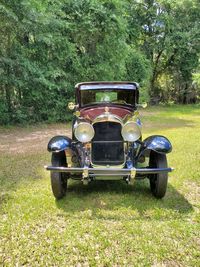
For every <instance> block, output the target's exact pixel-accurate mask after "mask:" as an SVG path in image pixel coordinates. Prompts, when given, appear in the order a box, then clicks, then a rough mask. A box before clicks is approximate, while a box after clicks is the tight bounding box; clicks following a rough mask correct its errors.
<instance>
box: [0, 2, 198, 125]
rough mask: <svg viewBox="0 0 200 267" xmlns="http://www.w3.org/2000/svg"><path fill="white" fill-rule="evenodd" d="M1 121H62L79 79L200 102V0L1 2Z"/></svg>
mask: <svg viewBox="0 0 200 267" xmlns="http://www.w3.org/2000/svg"><path fill="white" fill-rule="evenodd" d="M0 40H1V41H0V124H11V123H12V124H15V123H34V122H41V121H48V122H54V121H66V120H68V119H69V118H70V116H71V115H70V114H69V113H68V112H67V111H66V106H67V103H68V102H69V101H71V100H73V98H74V85H75V84H76V83H77V82H81V81H100V80H102V81H103V80H109V81H110V80H127V81H136V82H139V83H140V86H141V90H140V94H141V101H148V102H149V103H151V104H159V103H167V104H171V103H175V104H188V103H199V101H200V2H199V0H176V1H175V0H157V1H155V0H123V1H119V0H101V1H98V0H43V1H39V0H0Z"/></svg>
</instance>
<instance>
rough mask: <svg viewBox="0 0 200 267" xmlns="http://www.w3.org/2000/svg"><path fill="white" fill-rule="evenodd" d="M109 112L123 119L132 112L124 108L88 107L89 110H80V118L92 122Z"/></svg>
mask: <svg viewBox="0 0 200 267" xmlns="http://www.w3.org/2000/svg"><path fill="white" fill-rule="evenodd" d="M105 112H109V113H111V114H113V115H116V116H118V117H120V118H121V119H123V118H124V117H125V116H126V115H129V114H131V113H132V112H133V111H132V110H130V109H126V108H121V107H110V106H104V107H90V108H83V109H81V110H80V116H81V117H83V118H87V119H89V120H90V121H93V120H94V119H95V118H96V117H98V116H100V115H101V114H103V113H105Z"/></svg>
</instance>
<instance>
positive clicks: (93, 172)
mask: <svg viewBox="0 0 200 267" xmlns="http://www.w3.org/2000/svg"><path fill="white" fill-rule="evenodd" d="M45 169H46V170H47V171H53V172H65V173H71V174H81V175H82V177H83V179H84V178H85V179H87V178H90V177H91V178H92V177H96V176H98V177H100V176H102V177H103V176H111V177H112V176H113V177H115V176H122V177H130V178H135V177H136V176H137V175H148V174H156V173H166V172H172V171H173V170H174V169H173V168H159V169H158V168H139V169H137V168H131V169H118V168H87V167H86V168H68V167H54V166H45Z"/></svg>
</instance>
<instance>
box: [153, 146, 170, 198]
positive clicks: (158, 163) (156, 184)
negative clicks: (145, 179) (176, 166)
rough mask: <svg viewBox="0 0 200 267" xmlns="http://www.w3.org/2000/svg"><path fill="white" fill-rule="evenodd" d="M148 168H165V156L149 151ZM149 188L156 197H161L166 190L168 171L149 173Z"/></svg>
mask: <svg viewBox="0 0 200 267" xmlns="http://www.w3.org/2000/svg"><path fill="white" fill-rule="evenodd" d="M149 167H150V168H167V157H166V155H163V154H158V153H156V152H153V151H152V152H151V154H150V158H149ZM149 180H150V188H151V192H152V194H153V195H154V196H155V197H156V198H163V197H164V196H165V193H166V191H167V182H168V173H157V174H151V175H149Z"/></svg>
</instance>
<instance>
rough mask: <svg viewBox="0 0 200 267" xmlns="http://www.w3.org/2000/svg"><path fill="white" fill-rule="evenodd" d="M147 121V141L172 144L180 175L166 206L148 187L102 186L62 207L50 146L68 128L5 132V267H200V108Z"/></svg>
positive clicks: (156, 114)
mask: <svg viewBox="0 0 200 267" xmlns="http://www.w3.org/2000/svg"><path fill="white" fill-rule="evenodd" d="M142 113H143V124H144V125H143V131H144V137H146V136H148V135H151V134H163V135H166V136H167V137H168V138H169V139H170V140H171V142H172V144H173V152H172V153H171V154H169V156H168V161H169V165H170V166H173V167H175V169H176V170H175V171H174V172H173V173H172V174H170V179H169V186H168V191H167V194H166V197H165V198H164V199H162V200H157V199H154V198H153V197H152V195H151V194H150V190H149V185H148V182H147V181H144V182H140V181H136V182H135V184H134V185H133V186H130V185H126V184H125V183H123V182H117V181H116V182H102V181H98V182H96V183H92V184H90V185H89V186H84V185H82V184H80V183H78V182H71V183H70V185H69V190H68V195H67V196H66V197H65V198H64V199H63V200H61V201H55V200H54V198H53V195H52V193H51V188H50V180H49V173H47V172H46V171H45V170H44V169H43V165H45V164H47V163H48V162H49V161H50V155H49V154H48V152H47V151H46V143H47V140H48V139H49V137H50V136H51V135H54V134H58V133H63V134H64V133H65V131H66V129H67V127H66V126H65V125H64V124H62V125H61V124H59V125H58V128H59V131H58V130H56V128H57V125H49V126H41V127H35V128H33V127H30V128H13V127H11V128H1V129H0V152H1V153H0V189H1V190H0V266H23V265H25V266H170V267H171V266H199V265H200V107H199V106H172V107H160V108H158V107H154V108H148V109H147V110H145V111H142ZM68 132H69V128H68Z"/></svg>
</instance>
